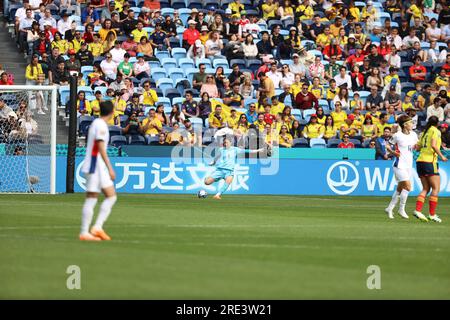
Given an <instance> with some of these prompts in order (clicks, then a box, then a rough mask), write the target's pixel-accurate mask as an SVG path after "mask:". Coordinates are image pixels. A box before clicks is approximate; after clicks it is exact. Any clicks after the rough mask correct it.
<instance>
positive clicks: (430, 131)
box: [414, 116, 447, 222]
mask: <svg viewBox="0 0 450 320" xmlns="http://www.w3.org/2000/svg"><path fill="white" fill-rule="evenodd" d="M438 124H439V119H438V118H437V117H436V116H431V117H430V118H429V119H428V122H427V125H426V126H425V129H424V131H423V133H422V135H421V136H420V139H419V143H418V145H417V146H418V150H419V152H420V154H419V157H418V158H417V160H416V168H417V173H418V175H419V178H420V181H421V182H422V191H421V192H420V194H419V196H418V197H417V202H416V210H415V211H414V216H415V217H416V218H418V219H420V220H422V221H428V219H429V220H431V221H434V222H442V220H441V219H440V218H439V217H438V215H437V214H436V207H437V202H438V194H439V187H440V184H441V178H440V176H439V165H438V156H439V157H441V159H442V161H444V162H446V161H447V158H446V157H445V156H444V155H443V154H442V152H441V150H440V149H441V132H440V131H439V129H438V128H437V126H438ZM430 190H431V194H430V198H429V212H430V215H429V217H428V219H427V218H426V217H425V215H424V214H422V208H423V204H424V202H425V198H426V196H427V194H428V193H429V192H430Z"/></svg>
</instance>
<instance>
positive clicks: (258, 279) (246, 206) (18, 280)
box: [0, 194, 450, 299]
mask: <svg viewBox="0 0 450 320" xmlns="http://www.w3.org/2000/svg"><path fill="white" fill-rule="evenodd" d="M414 200H415V199H413V198H411V199H410V200H409V203H408V207H407V209H408V212H409V213H412V211H413V205H414ZM82 201H83V195H81V194H76V195H58V196H46V195H1V196H0V237H1V239H0V283H1V285H0V298H2V299H5V298H38V299H46V298H62V299H91V298H111V299H119V298H125V299H127V298H129V299H316V298H324V299H332V298H338V299H344V298H356V299H402V298H412V299H415V298H424V299H450V267H449V263H450V217H449V215H448V214H446V213H448V212H450V200H448V199H443V198H442V199H440V203H439V206H438V211H439V212H440V213H441V217H442V218H443V220H444V222H443V223H442V224H440V225H439V224H435V223H433V224H432V223H421V222H419V221H417V220H415V219H412V218H411V219H410V220H408V221H406V220H403V219H401V218H400V217H399V216H396V218H395V220H393V221H390V220H388V219H387V217H386V214H385V213H384V211H383V209H384V207H385V206H386V205H387V202H388V201H389V199H388V198H379V197H333V198H332V197H328V198H326V197H294V196H233V195H225V196H224V197H223V200H222V201H216V200H213V199H212V197H208V198H207V199H204V200H202V199H197V197H195V196H194V195H182V196H181V195H119V198H118V202H117V204H116V206H115V207H114V209H113V213H112V214H111V216H110V218H109V221H108V222H107V224H106V225H105V230H107V231H108V232H109V233H110V235H111V236H112V237H113V241H110V242H101V243H86V242H80V241H78V240H77V237H78V232H79V223H80V210H81V206H82ZM425 208H426V209H428V205H427V204H426V205H425ZM96 209H97V210H98V205H97V208H96ZM69 265H77V266H79V267H80V269H81V290H68V289H67V287H66V279H67V277H68V276H69V275H68V274H67V273H66V269H67V267H68V266H69ZM370 265H377V266H379V267H380V269H381V289H380V290H369V289H368V288H367V285H366V282H367V278H368V277H369V276H370V275H369V274H367V267H368V266H370Z"/></svg>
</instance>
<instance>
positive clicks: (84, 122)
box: [78, 116, 95, 136]
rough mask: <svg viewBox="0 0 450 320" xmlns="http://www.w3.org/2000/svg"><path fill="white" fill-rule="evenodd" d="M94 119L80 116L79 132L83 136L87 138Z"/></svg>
mask: <svg viewBox="0 0 450 320" xmlns="http://www.w3.org/2000/svg"><path fill="white" fill-rule="evenodd" d="M94 119H95V118H94V117H92V116H80V117H79V119H78V121H79V127H78V130H79V132H80V134H81V135H83V136H87V133H88V130H89V126H90V125H91V123H92V121H94Z"/></svg>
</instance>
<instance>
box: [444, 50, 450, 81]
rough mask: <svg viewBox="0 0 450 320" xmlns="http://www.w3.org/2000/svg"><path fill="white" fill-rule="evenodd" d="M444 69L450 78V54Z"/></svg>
mask: <svg viewBox="0 0 450 320" xmlns="http://www.w3.org/2000/svg"><path fill="white" fill-rule="evenodd" d="M442 69H444V70H445V72H446V73H447V77H450V53H449V54H447V61H446V62H445V64H444V65H443V66H442Z"/></svg>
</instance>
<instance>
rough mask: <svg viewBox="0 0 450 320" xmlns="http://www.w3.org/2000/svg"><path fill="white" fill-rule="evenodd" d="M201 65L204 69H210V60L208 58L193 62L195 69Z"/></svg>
mask: <svg viewBox="0 0 450 320" xmlns="http://www.w3.org/2000/svg"><path fill="white" fill-rule="evenodd" d="M201 63H203V64H204V65H205V66H206V68H212V62H211V60H209V59H208V58H204V59H197V61H196V62H195V65H196V67H197V68H198V66H199V65H200V64H201Z"/></svg>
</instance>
